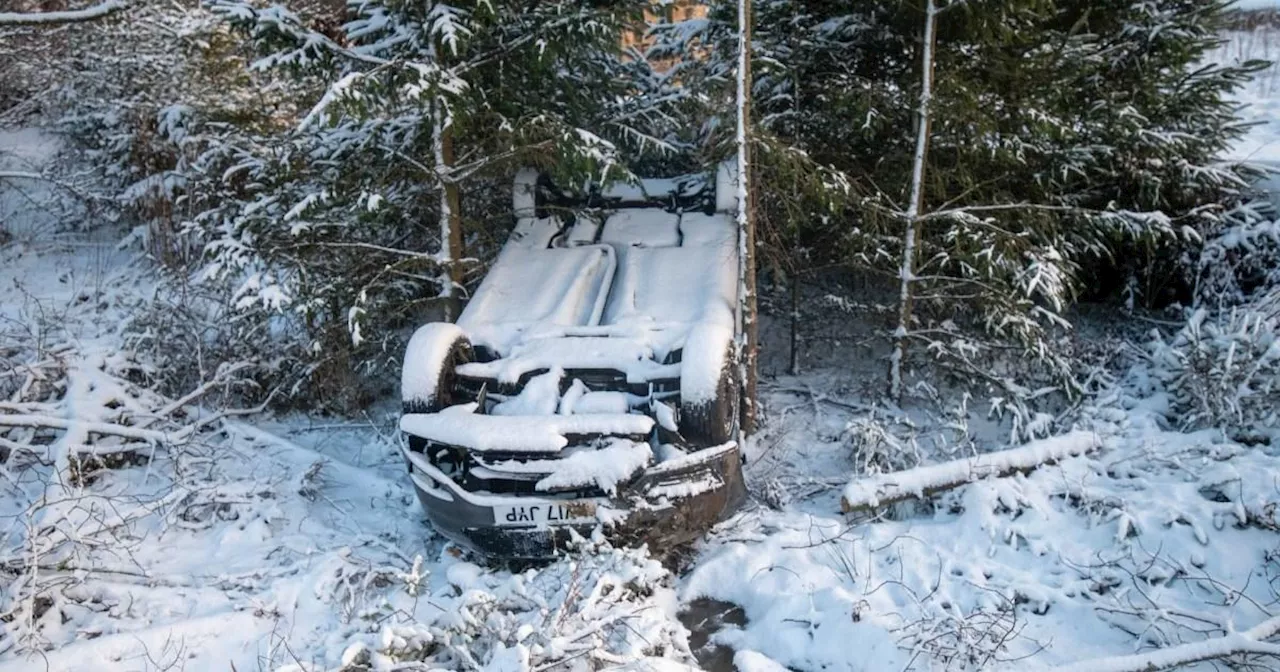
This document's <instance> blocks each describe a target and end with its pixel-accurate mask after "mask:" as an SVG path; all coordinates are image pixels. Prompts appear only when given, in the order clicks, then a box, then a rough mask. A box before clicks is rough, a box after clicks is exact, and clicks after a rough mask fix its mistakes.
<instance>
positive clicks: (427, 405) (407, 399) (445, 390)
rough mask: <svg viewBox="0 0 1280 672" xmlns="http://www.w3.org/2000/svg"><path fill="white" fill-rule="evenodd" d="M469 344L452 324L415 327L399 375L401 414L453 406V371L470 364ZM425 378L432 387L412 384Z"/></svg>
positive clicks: (454, 385) (454, 373)
mask: <svg viewBox="0 0 1280 672" xmlns="http://www.w3.org/2000/svg"><path fill="white" fill-rule="evenodd" d="M474 359H475V352H474V350H473V349H472V347H471V341H470V340H469V339H468V338H467V337H466V335H464V334H463V333H462V330H461V329H459V328H458V327H457V326H456V325H453V324H448V323H433V324H428V325H425V326H422V327H419V329H418V331H416V332H414V335H413V338H412V339H410V341H409V347H408V348H407V349H406V351H405V361H404V365H403V371H402V373H401V403H402V407H403V410H404V412H405V413H436V412H439V411H441V410H443V409H445V408H447V407H449V406H451V405H453V403H454V397H455V395H456V389H457V380H458V379H457V368H458V367H459V366H461V365H462V364H466V363H467V362H470V361H473V360H474ZM420 374H426V376H425V378H426V379H428V380H430V381H434V384H422V383H421V382H418V383H416V384H415V383H413V382H412V381H414V380H415V379H422V378H423V376H421V375H420Z"/></svg>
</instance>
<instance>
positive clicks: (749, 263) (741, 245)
mask: <svg viewBox="0 0 1280 672" xmlns="http://www.w3.org/2000/svg"><path fill="white" fill-rule="evenodd" d="M737 105H738V131H737V145H738V310H737V312H738V323H739V328H740V329H741V333H742V335H741V337H740V339H739V342H740V346H741V347H740V353H741V354H740V365H739V379H740V382H741V386H742V408H741V413H740V414H739V428H740V430H741V432H742V433H743V434H744V435H746V434H751V433H752V432H754V431H755V428H756V412H757V409H756V389H757V386H758V385H757V379H758V361H759V357H758V354H759V353H758V351H759V340H760V324H759V311H758V310H757V305H756V304H757V301H756V256H755V249H756V227H755V207H754V205H755V203H754V200H755V198H754V196H755V194H754V193H753V190H752V188H751V187H752V182H751V167H752V164H751V143H750V133H749V128H750V123H751V0H738V91H737Z"/></svg>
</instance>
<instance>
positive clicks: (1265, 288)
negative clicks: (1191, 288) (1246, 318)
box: [1195, 205, 1280, 310]
mask: <svg viewBox="0 0 1280 672" xmlns="http://www.w3.org/2000/svg"><path fill="white" fill-rule="evenodd" d="M1276 287H1280V222H1277V221H1275V220H1273V219H1272V218H1270V217H1267V216H1265V215H1264V213H1261V212H1259V211H1258V209H1257V207H1256V206H1253V205H1251V206H1248V207H1241V208H1239V209H1238V210H1237V213H1236V216H1234V217H1232V218H1231V219H1229V220H1227V221H1224V222H1223V224H1222V226H1221V227H1219V228H1218V229H1217V230H1216V231H1215V232H1214V233H1213V235H1211V236H1209V237H1208V238H1207V239H1206V240H1205V242H1204V247H1203V248H1202V249H1201V251H1200V263H1199V278H1198V286H1197V288H1196V297H1195V298H1196V302H1197V305H1200V306H1204V307H1206V308H1208V309H1210V310H1225V309H1229V308H1231V307H1233V306H1237V305H1240V304H1242V303H1245V302H1248V301H1249V300H1250V299H1251V297H1252V296H1253V295H1254V294H1255V293H1257V294H1266V293H1268V292H1269V290H1272V289H1273V288H1276Z"/></svg>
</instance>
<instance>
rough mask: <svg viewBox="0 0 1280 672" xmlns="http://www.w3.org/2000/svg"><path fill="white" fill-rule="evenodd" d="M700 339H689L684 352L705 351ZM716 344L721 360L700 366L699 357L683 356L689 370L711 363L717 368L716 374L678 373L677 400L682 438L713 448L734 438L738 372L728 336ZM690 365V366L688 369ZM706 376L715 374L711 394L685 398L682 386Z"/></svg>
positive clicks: (736, 414) (705, 372)
mask: <svg viewBox="0 0 1280 672" xmlns="http://www.w3.org/2000/svg"><path fill="white" fill-rule="evenodd" d="M703 340H704V339H700V338H695V337H692V336H691V337H690V339H689V344H686V346H685V348H686V353H688V352H689V347H690V345H694V346H695V347H699V346H700V347H703V348H705V347H706V346H707V345H709V344H708V343H705V342H701V343H698V342H696V341H703ZM717 340H720V341H721V343H720V345H719V350H720V352H722V353H723V357H720V358H716V359H714V360H711V361H710V362H707V363H703V362H701V361H700V359H699V358H690V357H688V355H687V354H686V358H685V359H684V362H683V366H688V367H690V368H692V369H697V368H702V367H705V366H707V365H708V364H710V363H712V362H714V364H715V365H717V366H718V371H717V372H716V373H715V374H712V372H711V371H709V370H708V371H696V370H687V369H685V368H682V370H681V376H680V377H681V395H682V396H681V401H680V434H681V435H682V436H684V438H686V439H688V440H690V441H693V442H695V443H698V444H703V445H708V446H714V445H719V444H722V443H726V442H728V441H732V440H733V438H734V435H735V425H736V424H737V421H738V404H739V394H738V375H737V374H738V372H737V357H735V356H734V354H735V348H734V347H733V339H732V336H728V337H727V338H725V337H722V338H720V339H717ZM690 365H692V366H690ZM709 375H715V376H716V378H715V388H714V394H712V395H710V397H708V396H707V395H706V394H705V393H703V394H697V395H689V394H687V393H686V390H689V389H690V388H689V387H686V384H687V383H689V382H692V381H693V380H695V379H696V378H698V377H702V378H704V379H705V378H709Z"/></svg>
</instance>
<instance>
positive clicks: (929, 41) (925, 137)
mask: <svg viewBox="0 0 1280 672" xmlns="http://www.w3.org/2000/svg"><path fill="white" fill-rule="evenodd" d="M927 3H928V4H927V5H926V6H925V19H924V39H923V41H922V46H921V56H920V106H919V108H918V110H917V115H918V117H919V125H918V126H917V128H916V153H915V157H914V159H913V160H912V165H911V198H910V202H909V203H908V204H907V212H906V214H905V216H904V217H903V219H905V220H906V224H905V226H904V228H903V233H902V267H901V268H900V269H899V271H900V272H899V277H900V279H901V281H902V284H901V290H900V292H899V295H898V327H897V329H894V331H893V353H892V354H891V355H890V356H889V397H890V398H892V399H894V400H895V401H897V400H900V399H901V398H902V362H903V360H904V359H905V358H906V352H907V334H908V332H909V330H910V328H911V298H912V283H913V282H914V281H915V255H916V237H917V236H918V235H919V231H918V229H919V225H920V213H921V211H923V210H924V164H925V155H926V154H927V153H928V151H929V117H930V115H929V103H930V99H931V98H932V96H933V45H934V39H935V35H934V30H933V28H934V24H935V23H936V20H937V15H938V6H937V5H936V4H934V0H927Z"/></svg>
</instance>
